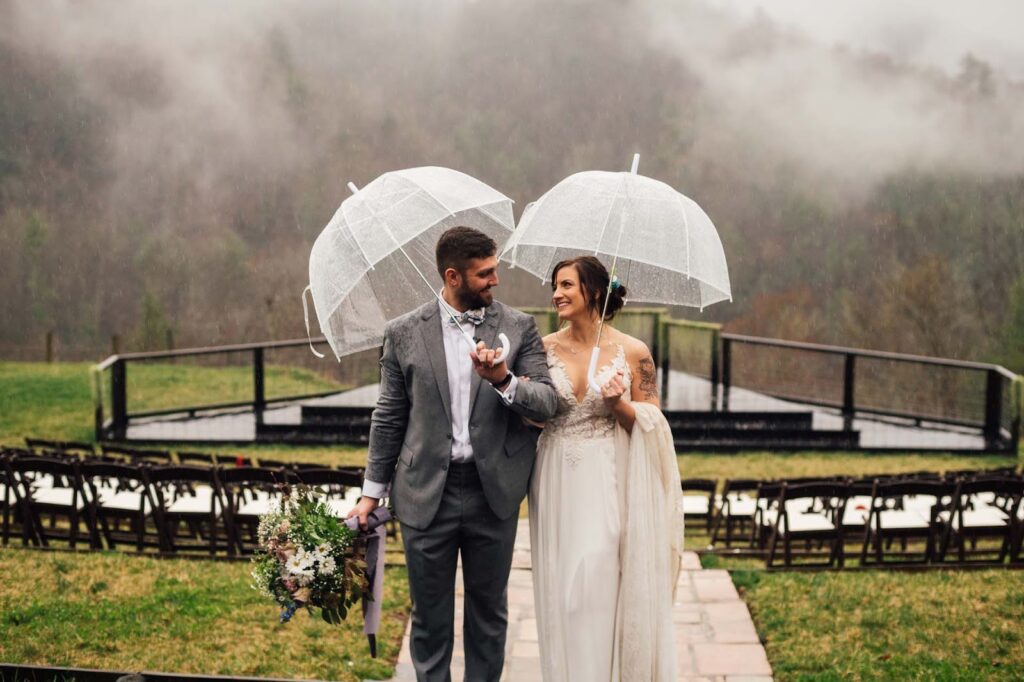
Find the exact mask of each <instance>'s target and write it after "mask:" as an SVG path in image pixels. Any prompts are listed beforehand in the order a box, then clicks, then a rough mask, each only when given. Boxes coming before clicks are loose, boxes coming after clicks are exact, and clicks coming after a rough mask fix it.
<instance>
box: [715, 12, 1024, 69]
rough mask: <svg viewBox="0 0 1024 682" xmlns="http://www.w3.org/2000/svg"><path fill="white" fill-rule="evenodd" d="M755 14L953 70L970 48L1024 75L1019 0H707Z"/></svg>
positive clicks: (830, 40)
mask: <svg viewBox="0 0 1024 682" xmlns="http://www.w3.org/2000/svg"><path fill="white" fill-rule="evenodd" d="M710 4H713V5H717V6H719V7H726V8H731V9H734V10H736V11H738V12H740V13H743V14H752V13H754V12H755V11H757V9H758V8H760V9H761V10H763V11H764V13H765V14H766V15H767V16H768V17H770V18H771V19H773V20H774V21H777V22H778V23H780V24H784V25H788V26H793V27H795V28H798V29H800V30H801V31H803V32H805V33H807V34H808V35H810V36H812V37H814V38H815V39H817V40H819V41H820V42H822V43H824V44H826V45H833V44H836V43H846V44H847V45H849V46H851V47H855V48H856V47H861V48H865V49H869V50H879V51H884V52H888V53H890V54H893V55H895V56H897V57H900V58H903V59H907V60H909V61H912V62H914V63H917V64H921V65H927V66H933V67H939V68H942V69H943V70H945V71H947V72H950V73H955V72H957V71H958V70H959V65H960V60H961V59H962V58H963V56H964V55H965V54H966V53H968V52H971V53H973V54H974V55H975V56H977V57H979V58H981V59H984V60H985V61H987V62H989V63H991V64H992V65H993V66H994V67H996V68H997V69H999V70H1002V71H1003V72H1005V73H1006V75H1008V76H1009V77H1011V78H1013V79H1015V80H1024V1H1022V0H824V1H823V0H710Z"/></svg>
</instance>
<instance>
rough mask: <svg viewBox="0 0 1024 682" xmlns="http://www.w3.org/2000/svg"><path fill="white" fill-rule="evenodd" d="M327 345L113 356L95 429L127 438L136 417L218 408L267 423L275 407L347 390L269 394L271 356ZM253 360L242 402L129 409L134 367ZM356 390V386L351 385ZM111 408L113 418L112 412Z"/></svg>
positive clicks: (103, 375) (96, 377)
mask: <svg viewBox="0 0 1024 682" xmlns="http://www.w3.org/2000/svg"><path fill="white" fill-rule="evenodd" d="M311 342H312V343H313V344H324V343H326V339H325V338H323V337H318V338H315V339H312V341H310V340H307V339H295V340H289V341H271V342H264V343H244V344H234V345H226V346H211V347H206V348H186V349H182V350H173V351H156V352H146V353H122V354H119V355H112V356H110V357H108V358H107V359H106V360H104V361H103V362H101V363H99V364H98V365H96V366H95V367H93V370H92V371H93V403H94V425H95V433H96V439H97V440H123V439H124V438H125V435H126V433H127V429H128V424H129V422H130V420H131V419H139V418H146V417H159V416H164V415H172V414H182V415H187V416H191V417H194V416H196V415H197V414H198V413H201V412H205V411H213V410H221V411H223V410H230V409H234V408H239V409H245V410H246V411H248V410H252V411H253V413H254V414H255V415H256V419H257V422H259V421H260V420H261V419H262V416H263V412H264V410H265V409H266V408H267V407H268V406H269V405H273V404H275V403H282V402H293V401H298V400H309V399H312V398H320V397H324V396H328V395H333V394H335V393H338V392H339V391H340V390H343V389H344V388H346V386H345V385H344V384H339V385H338V386H337V387H336V388H332V389H330V390H321V391H310V392H303V393H290V394H285V395H273V396H269V397H268V395H267V365H266V358H267V354H268V353H269V352H271V351H278V350H283V349H292V348H305V347H307V346H308V345H309V344H310V343H311ZM238 355H243V356H248V358H249V359H248V361H247V362H248V364H250V365H251V367H252V383H251V393H250V394H248V395H246V396H245V398H244V399H240V400H228V401H224V400H221V401H219V402H206V403H200V404H190V405H166V406H162V407H159V408H157V409H136V410H130V409H129V376H130V374H129V366H130V365H135V366H137V367H138V366H142V365H144V363H147V362H154V361H167V362H174V363H178V361H180V360H184V359H194V358H217V359H218V360H219V362H218V363H217V364H218V365H219V366H222V367H223V366H237V365H238V364H239V363H238V362H237V361H235V362H232V361H231V360H230V358H231V356H238ZM348 387H350V386H348ZM108 406H109V416H108V414H107V410H108Z"/></svg>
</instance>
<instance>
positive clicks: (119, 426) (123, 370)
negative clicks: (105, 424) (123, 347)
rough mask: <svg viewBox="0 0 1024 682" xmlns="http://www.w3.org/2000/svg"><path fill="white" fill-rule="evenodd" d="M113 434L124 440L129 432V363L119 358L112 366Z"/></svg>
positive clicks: (111, 418) (115, 438) (111, 404)
mask: <svg viewBox="0 0 1024 682" xmlns="http://www.w3.org/2000/svg"><path fill="white" fill-rule="evenodd" d="M110 420H111V434H110V435H111V436H112V437H113V439H114V440H124V437H125V435H126V434H127V433H128V365H127V363H125V361H124V360H122V359H120V358H118V359H117V360H115V361H114V364H113V365H111V367H110Z"/></svg>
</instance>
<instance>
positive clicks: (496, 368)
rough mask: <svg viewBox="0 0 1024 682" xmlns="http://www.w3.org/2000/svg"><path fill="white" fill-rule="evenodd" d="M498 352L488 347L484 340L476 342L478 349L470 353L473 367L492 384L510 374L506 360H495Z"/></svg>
mask: <svg viewBox="0 0 1024 682" xmlns="http://www.w3.org/2000/svg"><path fill="white" fill-rule="evenodd" d="M497 354H498V351H496V350H494V349H493V348H488V347H487V346H486V345H485V344H484V342H483V341H481V342H479V343H478V344H476V350H474V351H473V352H471V353H470V354H469V357H470V359H471V360H473V369H475V370H476V373H477V374H479V375H480V377H481V378H482V379H486V380H487V381H489V382H491V383H492V384H496V383H498V382H499V381H501V380H502V379H504V378H505V375H506V374H508V367H507V366H506V365H505V361H504V360H499V361H497V362H496V361H495V359H494V357H495V356H496V355H497Z"/></svg>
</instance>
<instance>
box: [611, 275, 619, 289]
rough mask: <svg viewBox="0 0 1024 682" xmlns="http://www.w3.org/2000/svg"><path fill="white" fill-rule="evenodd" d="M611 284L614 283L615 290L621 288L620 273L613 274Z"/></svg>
mask: <svg viewBox="0 0 1024 682" xmlns="http://www.w3.org/2000/svg"><path fill="white" fill-rule="evenodd" d="M611 285H612V291H614V290H616V289H618V288H619V286H621V285H620V284H619V276H618V275H612V282H611Z"/></svg>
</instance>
